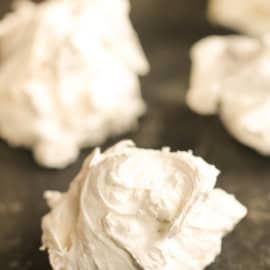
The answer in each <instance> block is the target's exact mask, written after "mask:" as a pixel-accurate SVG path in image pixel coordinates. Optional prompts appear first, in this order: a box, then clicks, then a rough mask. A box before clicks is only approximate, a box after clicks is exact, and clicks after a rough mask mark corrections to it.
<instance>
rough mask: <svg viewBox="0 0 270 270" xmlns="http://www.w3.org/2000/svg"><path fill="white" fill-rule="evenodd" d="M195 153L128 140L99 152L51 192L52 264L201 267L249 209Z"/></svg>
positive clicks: (73, 268) (78, 269) (77, 269)
mask: <svg viewBox="0 0 270 270" xmlns="http://www.w3.org/2000/svg"><path fill="white" fill-rule="evenodd" d="M218 173H219V172H218V170H217V169H216V168H215V167H214V166H212V165H209V164H207V163H206V162H205V161H204V160H203V159H201V158H199V157H195V156H193V155H192V153H190V152H175V153H172V152H170V151H169V149H167V148H164V149H163V150H161V151H158V150H147V149H139V148H136V147H135V146H134V144H133V143H132V142H129V141H123V142H120V143H119V144H116V145H115V146H113V147H112V148H110V149H109V150H107V151H106V152H104V153H103V154H101V153H100V151H99V149H97V150H95V151H94V152H93V153H92V155H91V156H89V158H88V159H87V160H86V161H85V163H84V166H83V168H82V170H81V172H80V173H79V175H78V176H77V177H76V178H75V180H74V182H73V183H72V184H71V187H70V189H69V191H68V192H67V193H63V194H61V193H59V192H47V193H46V198H47V200H48V203H49V205H50V207H51V208H52V210H51V212H50V213H49V214H48V215H46V216H45V217H44V218H43V221H42V229H43V236H42V242H43V247H44V248H46V249H48V252H49V257H50V262H51V265H52V267H53V269H54V270H61V269H65V270H169V269H181V270H200V269H203V268H204V267H206V266H207V265H208V264H210V263H211V262H213V260H214V259H215V257H216V256H217V255H218V254H219V253H220V250H221V240H222V237H223V236H224V235H225V234H227V233H228V232H229V231H231V230H232V229H233V227H234V226H235V225H236V224H237V223H238V222H239V221H240V219H242V218H243V217H244V216H245V215H246V208H245V207H244V206H242V205H241V204H240V203H239V202H238V201H237V200H236V199H235V198H234V197H233V196H232V195H228V194H227V193H226V192H225V191H223V190H220V189H214V186H215V183H216V177H217V175H218Z"/></svg>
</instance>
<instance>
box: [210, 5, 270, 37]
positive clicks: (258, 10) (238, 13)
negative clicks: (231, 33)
mask: <svg viewBox="0 0 270 270" xmlns="http://www.w3.org/2000/svg"><path fill="white" fill-rule="evenodd" d="M208 17H209V20H210V21H211V22H213V23H215V24H220V25H223V26H226V27H229V28H232V29H235V30H238V31H240V32H244V33H247V34H251V35H260V34H264V33H268V32H270V1H269V0H210V1H209V9H208Z"/></svg>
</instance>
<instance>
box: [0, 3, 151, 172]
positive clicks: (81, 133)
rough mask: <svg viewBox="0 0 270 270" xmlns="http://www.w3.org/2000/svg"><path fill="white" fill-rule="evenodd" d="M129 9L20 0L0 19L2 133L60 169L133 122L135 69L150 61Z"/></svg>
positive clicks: (137, 103)
mask: <svg viewBox="0 0 270 270" xmlns="http://www.w3.org/2000/svg"><path fill="white" fill-rule="evenodd" d="M129 9H130V7H129V2H128V1H127V0H98V1H96V0H76V1H73V0H48V1H46V2H43V3H40V4H34V3H32V2H29V1H18V3H17V5H16V7H15V11H13V12H12V13H10V14H9V15H7V16H6V17H5V18H4V19H3V21H1V23H0V53H1V67H0V102H1V103H0V136H1V137H2V138H3V139H5V140H7V141H8V143H10V144H11V145H16V146H17V145H18V146H24V147H27V148H31V149H33V153H34V156H35V158H36V160H37V161H38V163H39V164H41V165H43V166H46V167H55V168H62V167H65V166H67V165H68V164H70V163H72V162H73V161H74V160H75V159H76V158H77V156H78V153H79V150H80V148H82V147H85V146H95V145H98V144H100V143H102V142H104V141H105V140H106V139H107V137H109V136H114V135H118V134H120V133H123V132H126V131H128V130H130V129H133V128H135V127H136V126H137V121H138V117H140V116H141V115H142V114H143V113H144V112H145V110H146V106H145V103H144V101H143V100H142V97H141V93H140V86H139V80H138V75H142V74H145V73H147V71H148V69H149V66H148V63H147V60H146V59H145V56H144V54H143V51H142V49H141V47H140V44H139V40H138V38H137V35H136V33H135V32H134V30H133V28H132V25H131V23H130V20H129ZM14 74H16V79H14ZM123 115H124V116H125V117H123Z"/></svg>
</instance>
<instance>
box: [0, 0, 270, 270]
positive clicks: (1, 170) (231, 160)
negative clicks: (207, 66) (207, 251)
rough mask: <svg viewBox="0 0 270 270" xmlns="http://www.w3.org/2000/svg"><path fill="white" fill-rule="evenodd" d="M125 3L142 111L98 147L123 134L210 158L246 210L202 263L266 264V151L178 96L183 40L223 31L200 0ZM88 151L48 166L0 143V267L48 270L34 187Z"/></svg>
mask: <svg viewBox="0 0 270 270" xmlns="http://www.w3.org/2000/svg"><path fill="white" fill-rule="evenodd" d="M132 4H133V12H132V19H133V22H134V25H135V27H136V29H137V31H138V32H139V34H140V37H141V40H142V43H143V45H144V48H145V51H146V53H147V56H148V58H149V61H150V63H151V66H152V71H151V73H150V74H149V76H148V77H145V78H144V79H143V80H142V89H143V95H144V98H145V100H146V101H147V103H148V112H147V114H146V115H145V116H144V117H143V118H142V119H141V121H140V127H139V129H138V130H137V131H135V132H133V133H129V134H126V135H125V136H122V137H117V138H114V139H111V140H110V141H108V142H106V144H105V145H102V148H105V147H107V146H109V145H111V144H113V143H114V142H116V141H118V140H120V139H122V138H130V139H133V140H134V141H135V142H136V143H137V145H139V146H142V147H154V148H159V147H161V146H164V145H167V146H170V147H171V148H172V149H173V150H187V149H192V150H193V151H194V152H195V154H197V155H200V156H202V157H204V158H205V159H206V160H207V161H208V162H210V163H213V164H215V165H216V166H217V167H218V168H219V169H220V170H221V171H222V174H221V175H220V177H219V181H218V186H219V187H222V188H224V189H226V190H227V191H229V192H232V193H234V194H236V196H237V198H238V199H239V200H240V201H241V202H242V203H244V204H245V205H246V206H247V207H248V208H249V214H248V216H247V218H246V219H245V220H244V221H243V222H241V223H240V224H239V225H238V226H237V227H236V229H235V230H234V231H233V232H232V233H231V234H229V235H228V236H227V237H226V238H225V240H224V242H223V251H222V254H221V255H220V256H219V257H218V258H217V259H216V261H215V263H214V264H213V265H211V266H210V267H209V268H208V269H209V270H266V269H270V158H267V157H262V156H260V155H258V154H257V153H255V152H254V151H252V150H251V149H249V148H247V147H245V146H243V145H240V144H239V143H237V142H236V141H235V140H234V139H232V138H231V137H230V136H229V135H228V133H227V132H226V131H225V129H224V128H223V126H222V125H221V124H220V122H219V120H218V119H217V118H216V117H201V116H199V115H196V114H194V113H192V112H191V111H190V110H189V109H188V108H187V107H186V105H185V103H184V97H185V92H186V89H187V87H188V77H189V70H190V61H189V49H190V46H191V45H192V44H193V43H194V42H195V41H196V40H198V39H200V38H202V37H204V36H206V35H209V34H227V33H229V32H226V31H225V30H223V29H218V28H213V27H211V26H210V25H209V24H208V23H207V21H206V19H205V5H206V3H205V1H201V0H182V1H180V0H170V1H164V0H147V1H146V0H133V1H132ZM9 7H10V1H9V0H6V1H4V0H1V4H0V10H1V14H2V15H3V14H4V13H5V12H6V11H7V10H8V9H9ZM0 45H1V41H0ZM209 76H211V74H209ZM14 77H15V78H16V74H14ZM90 151H91V149H86V150H84V151H83V152H82V153H81V155H80V158H79V159H78V160H77V162H76V163H75V164H73V165H72V166H70V167H69V168H67V169H65V170H60V171H56V170H46V169H42V168H40V167H38V166H37V165H36V164H35V163H34V161H33V159H32V157H31V153H30V152H29V151H26V150H22V149H20V148H18V149H17V148H10V147H8V146H7V144H6V143H4V142H3V141H1V142H0V270H8V269H20V270H26V269H28V270H30V269H31V270H48V269H51V268H50V266H49V263H48V259H47V254H46V252H41V251H39V247H40V236H41V231H40V219H41V217H42V215H44V214H45V213H46V212H47V211H48V208H47V206H46V204H45V202H44V200H43V198H42V194H43V192H44V191H45V190H47V189H53V190H54V189H56V190H62V191H65V190H66V189H67V187H68V185H69V183H70V181H71V180H72V178H73V177H74V175H75V174H76V173H77V172H78V170H79V169H80V166H81V164H82V161H83V159H84V158H85V156H86V155H87V154H88V153H89V152H90ZM179 256H181V254H179ZM175 270H180V269H175Z"/></svg>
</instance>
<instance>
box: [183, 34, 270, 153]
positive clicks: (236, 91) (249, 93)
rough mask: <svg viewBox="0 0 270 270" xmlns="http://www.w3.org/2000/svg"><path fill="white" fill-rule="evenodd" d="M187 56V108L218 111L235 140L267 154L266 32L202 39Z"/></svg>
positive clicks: (269, 82) (269, 44) (269, 57)
mask: <svg viewBox="0 0 270 270" xmlns="http://www.w3.org/2000/svg"><path fill="white" fill-rule="evenodd" d="M191 55H192V71H191V85H190V90H189V92H188V94H187V103H188V105H189V106H190V108H191V109H193V110H194V111H195V112H197V113H200V114H215V113H217V114H219V115H220V118H221V120H222V121H223V123H224V125H225V126H226V128H227V129H228V131H229V132H230V133H231V134H232V135H233V136H234V137H235V138H236V139H237V140H238V141H240V142H242V143H243V144H245V145H247V146H249V147H251V148H254V149H255V150H256V151H257V152H259V153H260V154H262V155H270V136H269V134H270V121H269V119H270V69H269V66H270V38H269V36H265V37H264V38H262V39H252V38H248V37H242V36H227V37H218V36H213V37H208V38H205V39H203V40H201V41H199V42H198V43H197V44H196V45H195V46H194V47H193V49H192V53H191Z"/></svg>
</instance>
